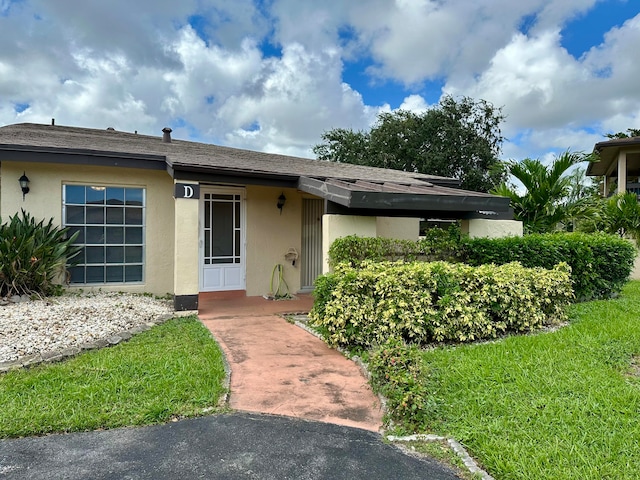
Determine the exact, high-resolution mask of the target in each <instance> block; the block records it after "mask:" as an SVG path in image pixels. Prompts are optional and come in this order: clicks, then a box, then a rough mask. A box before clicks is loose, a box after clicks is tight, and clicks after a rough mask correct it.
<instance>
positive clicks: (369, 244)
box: [329, 225, 461, 267]
mask: <svg viewBox="0 0 640 480" xmlns="http://www.w3.org/2000/svg"><path fill="white" fill-rule="evenodd" d="M460 241H461V233H460V228H459V227H457V226H455V225H454V226H451V227H450V228H448V229H442V228H430V229H428V230H427V231H426V232H425V235H424V237H423V238H421V239H420V240H418V241H411V240H397V239H392V238H383V237H358V236H357V235H350V236H347V237H342V238H338V239H336V240H335V241H334V242H333V243H332V244H331V246H330V247H329V264H330V265H331V266H332V267H333V266H336V265H338V264H339V263H349V264H351V265H352V266H357V265H360V264H361V263H362V262H364V261H365V260H371V261H375V262H380V261H385V260H389V261H396V260H403V261H407V262H411V261H415V260H421V261H436V260H443V261H452V260H455V259H456V258H457V257H458V256H459V254H460V248H461V245H460Z"/></svg>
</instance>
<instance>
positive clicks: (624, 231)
mask: <svg viewBox="0 0 640 480" xmlns="http://www.w3.org/2000/svg"><path fill="white" fill-rule="evenodd" d="M600 207H601V210H600V211H599V212H598V215H596V216H594V218H595V219H596V223H595V229H596V230H599V231H604V232H606V233H611V234H617V235H620V236H621V237H628V238H632V239H634V240H635V241H636V244H638V245H640V203H638V195H636V194H635V193H631V192H625V193H618V194H616V195H613V196H612V197H609V198H605V199H602V200H601V204H600Z"/></svg>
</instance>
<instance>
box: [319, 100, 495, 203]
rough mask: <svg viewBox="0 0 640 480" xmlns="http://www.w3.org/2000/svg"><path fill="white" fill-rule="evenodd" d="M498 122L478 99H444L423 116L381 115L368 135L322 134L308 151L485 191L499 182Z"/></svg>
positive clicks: (337, 130)
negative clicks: (445, 179)
mask: <svg viewBox="0 0 640 480" xmlns="http://www.w3.org/2000/svg"><path fill="white" fill-rule="evenodd" d="M503 120H504V115H503V114H502V111H501V109H500V108H497V107H494V106H493V105H492V104H490V103H488V102H486V101H484V100H474V99H472V98H469V97H463V98H461V99H459V100H456V99H454V98H453V97H451V96H445V97H444V98H443V99H442V100H441V101H440V103H439V104H438V105H437V106H436V107H434V108H431V109H429V110H427V111H426V112H424V113H414V112H410V111H406V110H398V111H395V112H391V113H388V112H387V113H381V114H380V115H379V116H378V120H377V122H376V124H375V125H374V126H373V128H372V129H371V130H370V131H369V132H364V131H353V130H351V129H344V128H335V129H332V130H329V131H326V132H324V133H323V134H322V140H323V143H319V144H317V145H316V146H314V148H313V151H314V153H315V154H316V156H317V157H318V159H320V160H329V161H334V162H341V163H352V164H356V165H369V166H373V167H382V168H391V169H394V170H404V171H407V172H417V173H424V174H429V175H439V176H444V177H453V178H457V179H459V180H460V181H461V187H462V188H464V189H467V190H475V191H482V192H486V191H488V190H489V189H491V188H493V187H494V186H496V185H498V184H499V183H500V182H501V181H502V180H503V179H504V170H503V169H502V168H500V165H501V163H500V160H499V158H498V156H499V154H500V151H501V147H502V142H503V140H504V139H503V137H502V133H501V130H500V124H501V123H502V121H503Z"/></svg>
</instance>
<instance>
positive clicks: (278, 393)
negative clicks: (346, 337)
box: [199, 296, 382, 431]
mask: <svg viewBox="0 0 640 480" xmlns="http://www.w3.org/2000/svg"><path fill="white" fill-rule="evenodd" d="M311 305H312V299H311V297H310V296H300V297H299V299H297V300H285V301H271V300H265V299H263V298H261V297H247V298H239V299H231V300H216V299H212V300H208V301H207V300H201V301H200V312H199V316H200V319H201V320H202V322H203V323H204V324H205V325H206V326H207V328H208V329H209V330H210V331H211V332H212V333H213V335H214V336H215V338H216V339H217V340H218V341H219V342H220V345H221V347H222V349H223V350H224V352H225V355H226V356H227V360H228V362H229V364H230V367H231V386H230V388H231V394H230V397H229V403H230V406H231V408H233V409H235V410H241V411H247V412H258V413H268V414H276V415H284V416H288V417H296V418H303V419H307V420H317V421H322V422H328V423H335V424H338V425H345V426H351V427H357V428H362V429H366V430H370V431H378V430H379V429H380V427H381V426H382V410H381V408H380V404H379V400H378V398H377V397H376V396H375V395H374V394H373V392H372V391H371V389H370V387H369V385H368V384H367V380H366V379H365V377H364V376H363V375H362V373H361V372H360V369H359V368H358V366H357V365H356V364H355V363H353V362H352V361H350V360H348V359H346V358H345V357H344V356H343V355H342V354H340V353H339V352H337V351H336V350H332V349H330V348H328V347H327V346H326V345H325V344H324V342H322V341H321V340H319V339H317V338H316V337H314V336H313V335H311V334H309V333H308V332H306V331H304V330H303V329H301V328H299V327H297V326H295V325H292V324H290V323H288V322H287V321H286V320H284V318H282V317H281V316H280V315H279V314H282V313H300V312H308V311H309V309H310V308H311Z"/></svg>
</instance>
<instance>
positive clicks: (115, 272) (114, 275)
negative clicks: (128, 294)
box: [107, 265, 124, 283]
mask: <svg viewBox="0 0 640 480" xmlns="http://www.w3.org/2000/svg"><path fill="white" fill-rule="evenodd" d="M108 282H124V267H123V266H122V265H118V266H115V265H110V266H108V267H107V283H108Z"/></svg>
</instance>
